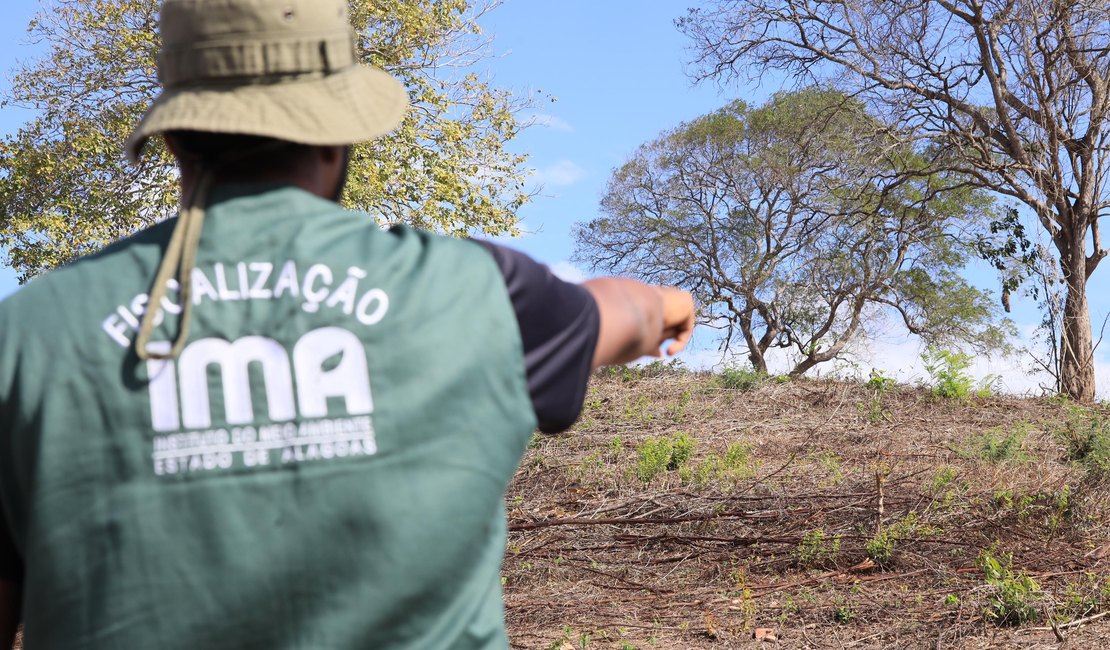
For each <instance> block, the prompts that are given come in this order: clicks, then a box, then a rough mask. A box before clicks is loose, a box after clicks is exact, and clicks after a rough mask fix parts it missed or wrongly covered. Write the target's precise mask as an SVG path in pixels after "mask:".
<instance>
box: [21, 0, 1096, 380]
mask: <svg viewBox="0 0 1110 650" xmlns="http://www.w3.org/2000/svg"><path fill="white" fill-rule="evenodd" d="M687 4H688V3H686V2H678V1H676V0H606V1H604V2H598V1H597V0H593V1H590V2H586V1H583V0H562V1H560V2H536V1H535V0H507V2H506V3H505V4H504V5H503V6H502V7H500V8H498V9H496V10H495V11H493V12H492V13H490V14H489V15H488V16H486V17H485V18H484V19H483V21H482V25H483V27H484V28H485V30H486V31H487V32H488V33H489V34H491V35H492V36H493V46H492V51H493V53H494V55H495V57H494V58H492V59H491V60H489V61H488V62H487V63H486V64H485V67H487V68H488V71H489V73H490V74H491V75H492V76H493V79H494V82H495V84H496V85H498V86H502V87H509V88H513V89H515V90H517V91H519V92H520V93H522V94H527V93H534V91H543V92H544V93H547V94H550V95H553V96H555V97H556V98H557V101H555V102H553V103H550V102H543V103H541V104H539V105H537V106H536V108H535V117H536V119H537V121H538V122H539V123H540V124H539V125H537V126H535V127H533V128H531V129H529V130H526V131H525V132H524V133H523V134H522V135H521V137H520V138H519V139H518V140H517V141H516V142H514V143H512V145H511V146H512V148H513V149H514V150H516V151H521V152H526V153H528V154H530V156H531V158H530V161H529V166H530V167H532V168H533V169H534V170H535V175H534V177H533V182H534V184H535V185H542V191H541V193H540V194H539V195H538V196H537V197H536V198H535V200H534V201H533V203H531V204H530V205H528V206H526V207H525V208H524V209H523V210H522V212H521V216H522V217H523V226H524V229H525V230H526V231H527V233H528V234H526V235H525V236H523V237H522V238H519V239H516V240H513V241H511V242H508V243H510V245H512V246H515V247H517V248H520V249H521V250H523V251H525V252H527V253H529V254H531V255H532V256H534V257H535V258H537V259H539V260H540V261H542V262H545V263H547V264H550V265H551V266H552V267H553V268H555V269H556V270H557V271H559V272H560V273H562V274H564V275H565V276H568V277H581V275H582V272H581V270H577V269H573V268H571V266H570V264H569V262H568V260H569V259H570V257H571V255H572V253H573V241H572V239H571V237H570V231H571V228H572V226H573V224H574V223H575V222H579V221H584V220H587V219H590V218H591V217H593V216H595V215H597V213H598V201H599V199H600V198H601V195H602V192H603V190H604V187H605V183H606V180H607V178H608V176H609V174H610V172H611V171H612V169H613V168H614V167H617V166H618V165H620V164H621V163H622V162H624V161H625V160H626V159H627V157H628V156H629V155H630V154H631V153H632V152H633V151H634V150H635V149H636V147H637V146H638V145H640V144H641V143H643V142H645V141H648V140H650V139H652V138H653V137H655V136H656V135H658V134H659V133H660V131H662V130H664V129H666V128H669V127H672V126H675V125H677V124H678V123H680V122H682V121H684V120H689V119H691V118H694V117H697V116H698V115H701V114H704V113H706V112H708V111H710V110H713V109H715V108H717V107H719V106H721V105H723V104H724V103H726V102H727V101H730V100H731V99H734V98H736V97H741V98H743V99H745V100H747V101H749V102H751V103H756V104H758V103H760V102H762V101H763V100H765V99H766V98H767V97H768V96H769V95H770V94H771V93H773V92H775V91H777V90H779V89H780V88H781V87H782V86H783V80H782V79H780V78H775V77H768V78H766V79H763V80H762V81H761V83H759V84H756V85H753V86H752V87H748V88H735V87H732V88H728V89H725V90H723V91H722V90H721V89H719V88H717V87H716V86H714V85H712V84H703V85H693V83H692V82H691V80H690V79H689V78H688V77H687V75H686V73H685V66H684V61H685V60H686V58H687V52H686V49H685V48H686V46H687V43H686V41H685V39H684V38H683V36H682V35H681V34H679V33H678V31H677V30H676V29H675V28H674V24H673V21H674V19H675V18H677V17H679V16H681V15H682V14H683V13H684V12H685V7H686V6H687ZM36 10H37V2H36V0H6V2H5V8H4V18H5V20H3V21H0V68H2V69H3V70H5V71H10V70H11V69H12V68H13V66H14V65H15V64H16V63H17V61H18V60H20V59H26V58H28V57H30V56H33V55H34V52H35V50H34V48H33V47H31V46H29V45H28V44H27V38H26V32H25V30H26V25H27V22H28V20H29V19H30V17H31V16H32V14H33V13H34V12H35V11H36ZM6 78H7V74H5V78H4V81H3V83H4V85H5V86H6ZM27 117H28V116H27V114H26V113H24V112H22V111H18V110H13V109H11V108H10V107H9V108H5V109H3V110H2V111H0V133H10V132H12V131H13V130H15V129H17V128H18V127H19V125H20V124H21V123H22V122H23V121H24V120H26V119H27ZM972 273H973V276H974V277H975V278H977V280H978V281H979V282H980V283H981V284H984V285H986V286H991V285H993V284H994V282H993V275H992V274H991V273H990V272H989V271H985V270H984V269H983V268H982V267H981V265H980V267H978V268H975V269H972ZM1102 273H1104V274H1105V273H1110V271H1106V270H1103V271H1102ZM1098 277H1099V276H1096V282H1097V281H1098ZM15 286H16V285H15V281H14V276H13V274H12V272H11V271H10V270H8V269H5V268H0V297H3V296H4V295H6V294H8V293H10V292H11V291H13V290H14V289H15ZM1092 294H1093V295H1092V301H1093V304H1094V307H1095V311H1096V337H1097V324H1098V323H1101V322H1102V316H1103V315H1104V314H1105V312H1106V310H1107V306H1108V305H1107V302H1108V301H1107V300H1102V299H1100V297H1099V296H1098V295H1097V291H1093V292H1092ZM1014 318H1015V320H1017V321H1018V325H1019V328H1021V329H1022V330H1024V331H1028V330H1030V329H1031V326H1032V325H1035V323H1036V322H1037V321H1038V320H1039V317H1038V315H1037V314H1036V312H1035V310H1033V309H1032V308H1031V306H1030V305H1027V304H1022V305H1018V310H1017V313H1015V315H1014ZM698 339H699V340H700V343H701V345H700V346H699V347H700V348H701V352H695V353H694V354H693V355H691V356H692V357H697V358H700V359H701V362H700V363H711V362H712V361H715V360H717V359H719V355H716V354H715V353H714V352H712V351H711V348H712V345H711V343H712V342H711V337H710V336H709V333H708V332H705V333H703V334H702V335H700V336H699V337H698ZM918 354H919V347H918V345H917V343H916V341H913V340H911V339H907V338H906V337H904V336H902V335H901V334H900V333H898V332H892V333H891V335H890V336H889V337H886V338H884V339H882V340H880V341H878V342H876V343H874V344H872V345H871V346H870V351H869V354H864V355H863V356H862V358H861V359H860V366H861V368H862V369H863V371H866V370H867V369H869V368H870V367H871V366H879V367H882V368H885V369H886V370H887V371H888V373H889V374H895V375H896V376H898V377H899V378H904V379H912V378H914V377H917V376H920V363H919V361H918V359H917V356H918ZM698 355H700V356H698ZM1101 356H1102V355H1100V357H1101ZM977 372H978V373H979V374H980V375H983V374H987V373H990V372H994V373H998V374H1002V375H1004V378H1005V379H1006V380H1007V383H1008V384H1009V385H1010V386H1011V387H1012V388H1014V389H1015V390H1024V389H1026V388H1028V387H1030V386H1032V385H1034V384H1035V382H1030V381H1028V380H1026V379H1024V378H1022V377H1021V376H1020V375H1021V371H1020V368H1019V367H1018V365H1015V364H1013V363H1003V362H998V361H990V360H985V359H984V360H980V362H979V364H978V366H977ZM1099 384H1100V386H1101V387H1103V391H1104V392H1107V394H1110V391H1107V390H1106V389H1107V388H1110V368H1107V369H1105V372H1100V382H1099Z"/></svg>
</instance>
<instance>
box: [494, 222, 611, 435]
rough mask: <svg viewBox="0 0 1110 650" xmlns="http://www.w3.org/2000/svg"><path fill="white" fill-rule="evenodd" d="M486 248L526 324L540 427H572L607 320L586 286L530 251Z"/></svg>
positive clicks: (530, 379) (527, 368)
mask: <svg viewBox="0 0 1110 650" xmlns="http://www.w3.org/2000/svg"><path fill="white" fill-rule="evenodd" d="M475 241H476V242H477V243H478V244H481V245H482V246H483V247H484V248H485V249H486V250H487V251H489V253H490V255H492V256H493V259H494V260H495V261H496V262H497V266H498V267H499V268H500V269H501V275H502V276H503V277H504V278H505V287H506V288H507V289H508V291H509V299H510V300H511V301H512V304H513V311H514V312H515V313H516V320H517V324H519V325H520V338H521V340H522V341H523V343H524V367H525V372H526V376H527V378H528V392H529V393H530V394H531V396H532V407H533V408H534V409H535V411H536V419H537V420H539V429H540V431H543V432H545V433H557V432H559V431H565V430H566V429H569V428H570V426H571V425H572V424H574V421H575V420H577V419H578V415H579V413H580V412H581V411H582V402H583V401H584V400H585V398H586V384H587V383H588V382H589V379H590V372H591V371H592V370H593V358H594V349H595V348H596V347H597V337H598V331H599V327H600V325H601V318H600V316H599V314H598V310H597V303H596V302H595V301H594V298H593V296H592V295H591V294H590V292H589V291H587V290H586V289H585V288H583V287H581V286H579V285H577V284H573V283H570V282H565V281H563V280H560V279H559V278H557V277H555V275H554V274H553V273H551V271H550V270H548V268H547V267H546V266H544V265H542V264H539V263H538V262H536V261H534V260H533V259H532V258H530V257H528V256H527V255H525V254H524V253H520V252H518V251H514V250H512V249H509V248H505V247H503V246H498V245H497V244H492V243H490V242H486V241H481V240H475Z"/></svg>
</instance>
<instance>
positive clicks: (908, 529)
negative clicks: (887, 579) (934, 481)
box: [864, 512, 938, 566]
mask: <svg viewBox="0 0 1110 650" xmlns="http://www.w3.org/2000/svg"><path fill="white" fill-rule="evenodd" d="M937 532H938V531H937V529H936V528H934V527H932V526H929V525H927V524H923V523H921V522H920V521H919V520H918V516H917V513H916V512H910V513H909V514H907V515H906V516H905V517H902V518H901V519H899V520H898V521H895V522H894V523H892V524H890V525H889V526H886V527H885V528H883V529H882V530H880V531H879V532H877V533H876V534H875V535H874V536H872V537H871V539H869V540H867V543H866V544H864V551H865V552H866V553H867V556H868V557H870V558H871V559H872V560H874V561H875V562H876V563H877V564H879V565H880V566H889V565H890V564H891V563H892V562H893V560H894V551H895V550H896V549H897V547H898V542H899V541H900V540H902V539H905V538H907V537H912V536H918V535H919V536H929V535H935V534H937Z"/></svg>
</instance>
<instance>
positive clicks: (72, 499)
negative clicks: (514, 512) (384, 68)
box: [0, 188, 536, 650]
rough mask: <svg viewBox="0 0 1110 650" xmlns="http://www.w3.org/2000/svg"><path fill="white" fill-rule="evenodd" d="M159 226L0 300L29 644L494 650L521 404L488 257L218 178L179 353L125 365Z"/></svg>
mask: <svg viewBox="0 0 1110 650" xmlns="http://www.w3.org/2000/svg"><path fill="white" fill-rule="evenodd" d="M257 190H258V188H253V190H252V191H255V192H257ZM173 225H174V222H173V221H172V220H171V221H169V222H165V223H162V224H160V225H157V226H155V227H153V228H150V229H148V230H146V231H144V232H142V233H140V234H138V235H136V236H135V237H132V238H130V239H128V240H126V241H123V242H121V243H119V244H116V245H113V246H111V247H110V248H108V249H106V250H105V251H103V252H101V253H99V254H97V255H95V256H92V257H89V258H85V259H82V260H80V261H78V262H76V263H75V264H73V265H71V266H69V267H67V268H64V269H62V270H60V271H57V272H55V273H52V274H49V275H47V276H45V277H43V278H41V279H39V280H36V281H35V282H33V283H31V285H29V286H28V287H27V288H25V289H23V290H21V291H20V292H18V293H16V294H15V295H14V296H12V297H11V298H10V299H8V300H7V301H5V302H3V303H2V304H0V499H2V505H3V513H4V516H5V518H6V524H7V528H8V531H9V533H10V536H11V538H12V540H13V542H14V544H15V546H16V548H17V550H18V552H19V554H20V556H21V557H22V559H23V563H24V571H25V573H24V576H23V579H24V603H23V604H24V610H23V611H24V616H25V635H26V643H27V647H28V648H29V649H31V650H35V649H38V648H59V649H63V648H64V649H66V650H75V649H79V648H120V649H140V648H142V649H145V648H159V649H162V648H187V649H190V650H193V649H200V648H203V649H204V650H218V649H221V648H226V649H229V650H230V649H236V650H239V649H243V648H260V649H261V648H265V649H280V648H312V649H325V648H336V649H343V650H348V649H351V648H374V649H386V648H503V647H505V646H506V645H507V641H506V638H505V631H504V622H503V613H502V605H501V589H500V577H499V569H500V563H501V559H502V554H503V549H504V539H505V520H504V512H503V505H502V495H503V493H504V490H505V487H506V485H507V483H508V481H509V479H510V478H511V476H512V474H513V472H514V470H515V468H516V466H517V464H518V462H519V459H520V456H521V454H522V453H523V450H524V448H525V445H526V443H527V440H528V437H529V435H530V434H531V431H532V430H533V428H534V426H535V424H536V416H535V414H534V412H533V409H532V404H531V402H530V399H529V392H528V386H527V384H526V379H525V370H524V363H523V362H522V350H521V335H520V331H519V330H518V326H517V322H516V319H515V318H514V313H513V307H512V305H511V304H510V300H509V297H508V295H507V292H506V288H505V284H504V280H503V278H502V276H501V274H500V272H499V270H498V267H497V264H496V263H495V262H494V261H493V259H492V258H491V256H490V255H489V254H488V253H487V251H485V250H483V248H482V247H481V246H479V245H477V244H475V243H474V242H469V241H465V240H455V239H449V238H442V237H436V236H433V235H429V234H426V233H421V232H418V231H414V230H411V229H408V228H395V229H392V230H390V231H382V230H380V229H379V228H378V227H376V226H375V225H374V224H373V222H371V221H370V220H369V219H368V218H366V217H363V218H359V216H358V215H355V214H352V213H350V212H347V211H344V210H342V209H340V208H339V207H338V206H336V205H335V204H334V203H331V202H328V201H324V200H321V199H318V198H315V197H313V196H311V195H309V194H307V193H305V192H302V191H300V190H297V189H293V188H271V189H269V190H267V191H265V192H261V193H254V194H251V193H247V192H246V191H244V190H243V189H242V188H240V190H239V191H238V192H236V191H234V190H230V189H227V190H220V191H218V192H217V193H215V194H214V197H213V200H212V202H211V206H210V208H209V210H208V214H207V221H206V223H205V227H204V232H203V235H202V239H201V243H200V249H199V251H200V252H199V255H198V259H197V267H196V270H195V272H194V274H193V300H194V305H195V309H194V312H193V322H192V329H191V332H190V336H189V340H188V341H189V342H188V345H187V347H186V348H185V349H184V350H183V352H182V353H181V355H180V356H179V357H178V358H177V359H174V360H172V361H147V362H140V361H139V360H138V358H137V357H136V355H135V353H134V350H133V345H132V341H133V339H134V337H135V335H136V331H137V329H138V327H139V321H140V320H141V316H142V313H143V311H144V309H145V308H146V306H147V305H146V302H147V300H146V293H147V292H148V291H149V288H150V287H149V283H150V282H152V281H153V278H154V275H155V272H156V270H157V266H158V263H159V261H160V259H161V254H162V251H163V249H164V248H165V246H166V243H167V240H168V239H169V236H170V232H171V230H172V228H173ZM177 299H178V296H177V292H176V284H175V283H172V282H171V286H170V291H169V292H168V295H167V298H166V299H165V300H164V301H162V304H161V305H160V306H161V307H162V310H163V313H164V314H166V315H167V318H164V319H163V320H164V322H162V324H161V325H160V327H159V328H158V329H157V330H156V332H155V335H154V337H153V339H152V340H154V341H161V342H163V343H162V345H166V346H168V343H165V342H166V341H169V340H170V339H171V338H172V335H173V334H174V333H175V332H176V327H177V326H178V320H177V318H176V317H174V314H175V313H177V312H178V311H179V310H180V307H179V306H178V304H177V303H176V302H175V301H176V300H177Z"/></svg>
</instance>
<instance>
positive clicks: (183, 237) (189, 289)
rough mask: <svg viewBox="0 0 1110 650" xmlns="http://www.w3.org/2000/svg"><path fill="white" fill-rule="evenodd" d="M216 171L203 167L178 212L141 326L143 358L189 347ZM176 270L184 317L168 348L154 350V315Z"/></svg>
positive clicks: (167, 355)
mask: <svg viewBox="0 0 1110 650" xmlns="http://www.w3.org/2000/svg"><path fill="white" fill-rule="evenodd" d="M214 175H215V171H214V170H213V169H211V168H210V167H208V166H203V167H202V168H201V172H200V178H199V179H197V184H196V186H195V187H194V189H193V192H192V194H191V196H190V197H189V202H188V205H187V207H186V208H185V209H184V210H183V211H182V212H181V214H180V215H178V218H177V224H176V225H175V226H174V228H173V235H171V236H170V242H169V244H168V245H167V246H166V252H165V254H164V255H163V256H162V263H161V264H159V266H158V275H156V276H155V278H154V286H153V287H151V288H150V298H149V299H148V300H147V304H146V311H145V312H144V313H143V321H142V324H141V325H140V326H139V334H138V336H136V337H135V353H136V354H138V355H139V358H140V359H142V360H143V361H146V360H148V359H172V358H174V357H176V356H177V355H178V354H180V353H181V349H182V348H183V347H185V341H187V340H188V339H189V323H190V321H191V320H192V315H193V296H192V293H193V279H192V276H193V268H194V267H195V266H196V262H197V248H198V245H199V244H200V231H201V230H202V229H203V228H204V208H205V204H206V203H207V202H208V190H209V189H210V188H211V187H212V178H213V176H214ZM175 271H176V272H177V283H178V286H179V287H180V291H181V298H180V303H181V318H180V321H179V323H180V324H179V326H178V330H177V336H176V337H175V338H174V341H173V345H172V346H170V349H169V351H168V352H162V351H157V352H155V351H151V350H150V349H149V348H150V346H149V343H150V336H151V334H152V333H153V332H154V319H155V317H156V316H157V314H158V312H159V311H160V307H159V305H161V303H162V299H163V298H164V297H165V296H166V284H167V283H168V282H169V281H170V278H171V277H172V276H173V274H174V272H175Z"/></svg>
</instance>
